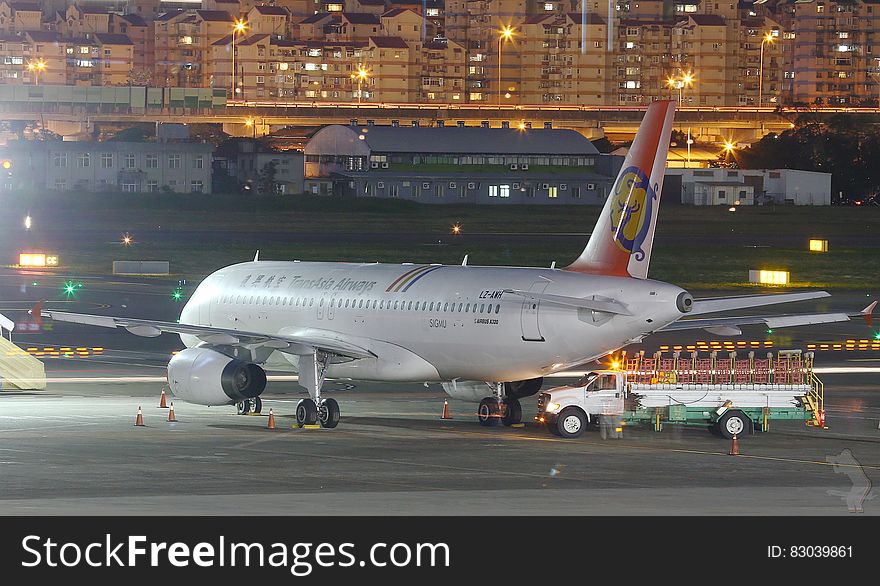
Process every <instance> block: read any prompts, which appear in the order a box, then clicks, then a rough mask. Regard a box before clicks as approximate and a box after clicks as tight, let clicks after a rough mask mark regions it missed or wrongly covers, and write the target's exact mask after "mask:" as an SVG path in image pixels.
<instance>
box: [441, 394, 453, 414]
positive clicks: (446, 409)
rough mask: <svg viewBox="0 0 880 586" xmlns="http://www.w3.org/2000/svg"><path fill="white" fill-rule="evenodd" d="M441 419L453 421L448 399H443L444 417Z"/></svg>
mask: <svg viewBox="0 0 880 586" xmlns="http://www.w3.org/2000/svg"><path fill="white" fill-rule="evenodd" d="M440 419H452V415H450V414H449V401H447V400H446V399H443V415H441V416H440Z"/></svg>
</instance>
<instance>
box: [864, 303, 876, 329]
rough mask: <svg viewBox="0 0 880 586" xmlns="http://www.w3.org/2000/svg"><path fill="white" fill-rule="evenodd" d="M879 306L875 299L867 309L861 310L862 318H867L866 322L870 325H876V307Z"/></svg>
mask: <svg viewBox="0 0 880 586" xmlns="http://www.w3.org/2000/svg"><path fill="white" fill-rule="evenodd" d="M876 307H877V302H876V301H875V302H874V303H872V304H871V305H869V306H868V307H866V308H865V309H863V310H862V311H861V314H862V319H864V320H865V323H866V324H868V325H869V326H873V325H874V309H875V308H876Z"/></svg>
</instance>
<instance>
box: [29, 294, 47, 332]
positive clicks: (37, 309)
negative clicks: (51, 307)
mask: <svg viewBox="0 0 880 586" xmlns="http://www.w3.org/2000/svg"><path fill="white" fill-rule="evenodd" d="M44 301H45V299H40V300H39V301H37V303H36V305H34V306H33V307H32V308H31V309H29V310H28V315H30V316H31V317H33V318H34V323H35V324H37V327H40V326H41V325H43V302H44Z"/></svg>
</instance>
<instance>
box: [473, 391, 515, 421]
mask: <svg viewBox="0 0 880 586" xmlns="http://www.w3.org/2000/svg"><path fill="white" fill-rule="evenodd" d="M491 386H492V389H493V396H491V397H486V398H485V399H483V400H482V401H480V406H479V407H478V408H477V419H478V420H479V421H480V425H482V426H484V427H494V426H496V425H498V424H499V423H503V424H504V425H505V426H507V427H510V426H511V425H516V424H518V423H521V422H522V405H520V403H519V399H516V398H514V397H508V396H507V394H506V393H505V390H504V383H491Z"/></svg>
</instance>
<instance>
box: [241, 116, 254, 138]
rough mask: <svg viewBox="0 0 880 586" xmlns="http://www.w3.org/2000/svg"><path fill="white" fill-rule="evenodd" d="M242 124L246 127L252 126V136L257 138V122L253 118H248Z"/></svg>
mask: <svg viewBox="0 0 880 586" xmlns="http://www.w3.org/2000/svg"><path fill="white" fill-rule="evenodd" d="M244 125H245V126H247V127H248V128H253V129H254V138H257V124H256V122H255V121H254V119H253V118H248V119H247V120H245V121H244Z"/></svg>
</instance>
